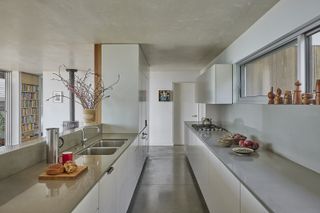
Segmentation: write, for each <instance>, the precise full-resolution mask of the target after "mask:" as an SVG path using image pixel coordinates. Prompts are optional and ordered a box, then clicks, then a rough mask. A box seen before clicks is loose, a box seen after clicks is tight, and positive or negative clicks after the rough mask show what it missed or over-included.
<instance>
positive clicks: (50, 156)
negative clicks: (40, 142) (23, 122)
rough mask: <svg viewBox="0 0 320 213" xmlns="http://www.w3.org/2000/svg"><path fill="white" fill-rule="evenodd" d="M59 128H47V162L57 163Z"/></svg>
mask: <svg viewBox="0 0 320 213" xmlns="http://www.w3.org/2000/svg"><path fill="white" fill-rule="evenodd" d="M58 158H59V128H48V129H47V163H58Z"/></svg>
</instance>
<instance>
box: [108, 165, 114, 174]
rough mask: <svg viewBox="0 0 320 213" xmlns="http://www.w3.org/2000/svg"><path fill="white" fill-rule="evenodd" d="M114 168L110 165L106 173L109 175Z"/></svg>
mask: <svg viewBox="0 0 320 213" xmlns="http://www.w3.org/2000/svg"><path fill="white" fill-rule="evenodd" d="M113 170H114V168H113V167H112V166H111V167H110V168H109V169H108V171H107V174H108V175H110V174H111V173H112V172H113Z"/></svg>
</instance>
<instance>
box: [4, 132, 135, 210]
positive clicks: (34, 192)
mask: <svg viewBox="0 0 320 213" xmlns="http://www.w3.org/2000/svg"><path fill="white" fill-rule="evenodd" d="M136 137H137V134H102V135H101V136H98V137H97V138H95V139H93V140H98V139H101V138H104V139H122V138H124V139H128V141H127V142H126V143H125V144H124V145H123V146H122V147H120V148H119V149H118V150H117V151H116V152H115V154H114V155H109V156H108V155H96V156H79V157H77V159H76V163H77V164H79V165H87V166H88V171H87V172H85V173H84V174H82V175H81V176H80V177H79V178H77V179H76V180H68V181H56V180H50V181H39V180H38V176H39V174H40V173H42V172H43V171H45V169H46V167H47V164H46V163H45V162H42V163H39V164H37V165H35V166H33V167H31V168H28V169H25V170H23V171H21V172H19V173H17V174H15V175H12V176H10V177H8V178H6V179H3V180H1V181H0V212H4V213H11V212H14V213H20V212H21V213H22V212H23V213H29V212H30V213H34V212H48V213H51V212H52V213H57V212H59V213H64V212H71V211H72V210H73V209H74V208H75V207H76V206H77V204H78V203H79V202H80V201H81V200H82V199H83V198H84V197H85V195H86V194H87V193H88V192H89V191H90V189H91V188H92V187H93V186H94V185H95V184H96V183H97V182H98V181H99V180H100V178H101V177H102V176H103V175H104V173H105V172H106V171H107V170H108V169H109V168H110V166H111V165H112V164H113V163H114V162H115V161H116V159H117V158H118V157H119V156H120V155H121V153H122V152H123V151H124V150H126V148H127V147H128V146H129V145H130V144H131V143H132V142H133V141H134V139H135V138H136ZM8 163H10V162H8Z"/></svg>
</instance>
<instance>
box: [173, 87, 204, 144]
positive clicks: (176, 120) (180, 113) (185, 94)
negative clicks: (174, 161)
mask: <svg viewBox="0 0 320 213" xmlns="http://www.w3.org/2000/svg"><path fill="white" fill-rule="evenodd" d="M194 88H195V83H173V128H172V131H173V134H172V135H173V145H184V121H199V120H200V118H199V117H201V116H202V114H203V111H204V110H203V108H204V104H197V103H195V92H194Z"/></svg>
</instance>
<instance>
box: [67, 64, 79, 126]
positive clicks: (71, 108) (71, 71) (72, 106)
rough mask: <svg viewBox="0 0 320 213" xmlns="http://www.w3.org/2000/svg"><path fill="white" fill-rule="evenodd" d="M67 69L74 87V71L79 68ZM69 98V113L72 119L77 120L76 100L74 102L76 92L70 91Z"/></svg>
mask: <svg viewBox="0 0 320 213" xmlns="http://www.w3.org/2000/svg"><path fill="white" fill-rule="evenodd" d="M66 71H67V72H68V73H69V82H70V85H71V86H72V87H73V86H74V73H75V72H77V71H78V70H77V69H66ZM69 98H70V103H69V113H70V121H75V102H74V93H73V92H71V91H70V92H69Z"/></svg>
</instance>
